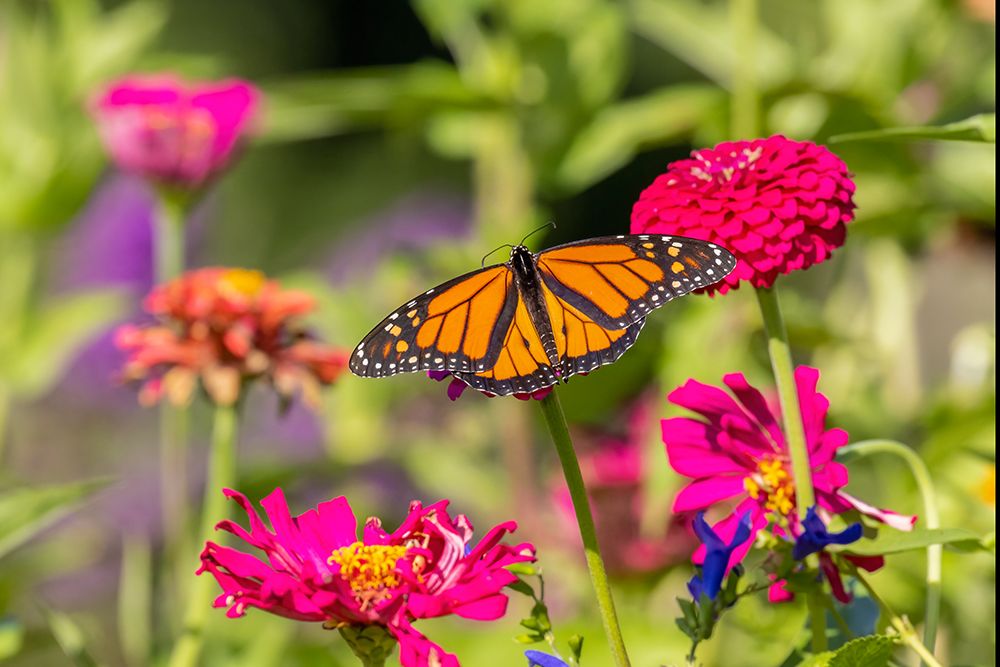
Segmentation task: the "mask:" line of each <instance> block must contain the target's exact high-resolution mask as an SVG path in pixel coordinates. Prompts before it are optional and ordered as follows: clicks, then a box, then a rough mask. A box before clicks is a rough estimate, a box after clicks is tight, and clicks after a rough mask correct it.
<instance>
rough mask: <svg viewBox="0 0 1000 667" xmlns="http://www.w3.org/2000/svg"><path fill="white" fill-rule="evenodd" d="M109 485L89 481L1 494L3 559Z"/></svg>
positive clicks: (1, 553) (0, 541)
mask: <svg viewBox="0 0 1000 667" xmlns="http://www.w3.org/2000/svg"><path fill="white" fill-rule="evenodd" d="M107 484H108V481H107V480H88V481H84V482H73V483H71V484H57V485H52V486H35V487H25V488H19V489H13V490H8V491H4V492H3V493H2V494H0V557H3V556H4V555H6V554H7V553H8V552H9V551H11V550H12V549H14V548H15V547H18V546H20V545H21V544H23V543H24V542H26V541H27V540H29V539H30V538H31V537H32V536H33V535H35V534H36V533H38V531H40V530H42V529H43V528H45V527H46V526H49V525H51V524H52V523H53V522H54V521H56V520H57V519H59V518H60V517H62V516H64V515H65V514H66V513H68V512H69V511H70V510H72V509H73V508H74V506H76V505H77V504H79V503H80V502H82V501H83V500H85V499H86V498H88V497H90V496H91V495H93V494H94V493H95V492H96V491H98V490H100V489H102V488H104V487H105V486H106V485H107Z"/></svg>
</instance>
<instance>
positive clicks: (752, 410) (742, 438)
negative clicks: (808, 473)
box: [662, 366, 916, 564]
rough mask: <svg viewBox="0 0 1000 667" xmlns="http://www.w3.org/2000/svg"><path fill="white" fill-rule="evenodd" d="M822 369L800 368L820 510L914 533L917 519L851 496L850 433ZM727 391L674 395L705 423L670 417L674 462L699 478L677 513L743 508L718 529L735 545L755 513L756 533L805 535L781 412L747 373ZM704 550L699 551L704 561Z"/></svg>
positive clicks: (667, 432)
mask: <svg viewBox="0 0 1000 667" xmlns="http://www.w3.org/2000/svg"><path fill="white" fill-rule="evenodd" d="M818 381H819V371H818V370H816V369H815V368H810V367H808V366H799V367H798V368H797V369H796V370H795V382H796V385H797V387H798V397H799V406H800V409H801V419H802V421H803V425H804V427H805V436H806V446H807V448H808V450H809V462H810V464H811V467H812V481H813V487H814V489H815V492H816V502H817V505H818V506H819V507H820V508H822V509H823V510H825V511H827V512H829V513H830V514H839V513H842V512H846V511H848V510H857V511H859V512H861V513H862V514H866V515H868V516H871V517H874V518H875V519H877V520H879V521H882V522H884V523H886V524H888V525H890V526H892V527H893V528H897V529H899V530H910V529H911V528H912V526H913V524H914V522H915V521H916V517H914V516H903V515H900V514H896V513H895V512H890V511H887V510H880V509H878V508H876V507H873V506H871V505H869V504H867V503H865V502H863V501H861V500H859V499H857V498H854V497H853V496H851V495H849V494H847V493H845V492H844V491H843V487H845V486H846V485H847V481H848V475H847V468H846V467H845V466H844V465H843V464H841V463H837V462H836V461H834V460H833V459H834V456H835V455H836V453H837V450H838V449H839V448H840V447H842V446H844V445H846V444H847V441H848V435H847V432H846V431H844V430H842V429H839V428H833V429H827V428H826V414H827V410H828V408H829V406H830V402H829V401H828V400H827V398H826V397H825V396H823V394H821V393H819V392H818V391H817V389H816V385H817V382H818ZM723 382H724V383H725V385H726V387H727V388H728V389H729V391H730V392H732V395H730V394H729V393H727V392H726V391H725V390H723V389H721V388H718V387H712V386H709V385H705V384H701V383H699V382H696V381H694V380H688V381H687V383H686V384H684V385H683V386H682V387H679V388H678V389H675V390H674V391H673V392H671V394H670V396H669V397H668V398H669V400H670V401H671V402H672V403H674V404H676V405H679V406H681V407H684V408H687V409H689V410H691V411H693V412H696V413H698V414H699V415H700V416H701V419H692V418H690V417H676V418H672V419H665V420H663V422H662V426H663V441H664V443H665V444H666V449H667V457H668V458H669V460H670V465H671V467H673V469H674V470H676V471H677V472H678V473H680V474H681V475H685V476H687V477H691V478H694V481H692V482H691V483H690V484H688V485H687V486H686V487H684V488H683V489H681V491H680V492H679V493H678V494H677V497H676V499H675V500H674V508H673V509H674V511H675V512H696V511H699V510H705V509H707V508H709V507H711V506H713V505H715V504H717V503H722V502H729V503H737V507H736V509H735V511H734V512H733V514H732V515H730V516H729V517H727V518H726V519H723V520H722V521H721V522H720V523H719V524H717V525H716V526H715V527H714V530H715V531H716V532H717V533H718V534H719V536H720V537H721V538H722V539H725V540H728V539H730V538H731V537H732V535H733V533H734V532H735V530H736V523H737V519H736V517H738V516H741V515H742V514H743V513H744V512H746V511H750V512H751V521H752V525H753V529H754V532H756V531H758V530H760V529H762V528H763V527H765V526H766V525H768V524H773V525H774V526H775V527H776V532H779V533H780V534H784V535H786V536H789V535H790V536H791V537H794V536H796V535H798V531H799V521H800V518H799V517H798V516H797V512H796V509H795V484H794V480H793V478H792V469H791V461H790V458H789V454H788V446H787V445H786V443H785V436H784V433H783V431H782V422H781V417H780V409H779V408H778V407H777V406H772V405H770V404H769V403H768V401H767V400H766V399H765V398H764V396H763V394H761V393H760V391H758V390H757V389H755V388H754V387H752V386H750V384H749V383H748V382H747V380H746V378H745V377H744V376H743V374H742V373H732V374H729V375H726V376H725V377H724V378H723ZM750 546H751V543H747V544H745V545H744V546H743V547H741V549H739V550H737V551H736V552H735V553H734V554H733V559H732V561H731V564H735V563H738V562H739V561H740V560H742V558H743V557H744V556H745V555H746V552H747V550H749V548H750ZM702 552H703V550H699V551H698V552H696V553H695V559H696V562H697V561H698V559H699V558H701V556H702Z"/></svg>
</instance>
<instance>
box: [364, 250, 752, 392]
mask: <svg viewBox="0 0 1000 667" xmlns="http://www.w3.org/2000/svg"><path fill="white" fill-rule="evenodd" d="M522 243H523V242H522ZM735 267H736V258H735V257H733V255H732V254H731V253H730V252H729V251H727V250H726V249H724V248H722V247H720V246H718V245H716V244H714V243H709V242H707V241H701V240H698V239H690V238H684V237H681V236H660V235H651V234H648V235H647V234H639V235H628V236H606V237H599V238H593V239H587V240H584V241H576V242H573V243H567V244H565V245H560V246H556V247H554V248H549V249H548V250H543V251H542V252H539V253H537V254H534V253H532V252H531V251H530V250H528V248H527V247H525V246H524V245H521V244H519V245H516V246H511V251H510V259H509V260H508V261H507V262H505V263H503V264H496V265H493V266H488V267H484V268H481V269H479V270H477V271H472V272H471V273H467V274H465V275H463V276H459V277H458V278H455V279H454V280H449V281H448V282H446V283H444V284H442V285H438V286H437V287H435V288H433V289H429V290H427V291H426V292H424V293H423V294H421V295H419V296H417V297H414V298H413V299H412V300H410V301H408V302H406V303H405V304H403V305H402V306H400V307H399V308H397V309H396V310H395V311H393V312H392V313H390V314H389V316H388V317H386V318H385V319H384V320H382V322H381V323H379V325H378V326H376V327H375V328H374V329H372V331H371V332H370V333H369V334H368V335H367V336H365V337H364V340H362V341H361V343H360V344H359V345H358V347H357V348H356V349H355V350H354V353H353V354H352V355H351V362H350V369H351V371H352V372H353V373H354V374H355V375H360V376H362V377H383V376H386V375H395V374H396V373H410V372H414V371H450V372H451V373H452V375H454V376H455V377H457V378H458V379H460V380H462V381H464V382H465V383H467V384H468V385H469V386H471V387H473V388H474V389H478V390H480V391H485V392H489V393H491V394H497V395H500V396H506V395H509V394H514V393H531V392H534V391H537V390H539V389H543V388H545V387H549V386H551V385H554V384H556V383H557V382H559V381H560V380H562V381H565V380H566V379H567V378H569V377H570V376H572V375H576V374H577V373H587V372H589V371H592V370H594V369H595V368H597V367H598V366H601V365H603V364H610V363H611V362H613V361H615V360H617V359H618V358H619V357H620V356H621V355H622V354H623V353H624V352H625V350H627V349H628V348H630V347H631V346H632V344H633V343H634V342H635V340H636V337H637V336H638V335H639V331H640V330H641V329H642V325H643V324H645V321H646V315H648V314H649V312H650V311H651V310H653V309H654V308H658V307H659V306H662V305H663V304H664V303H666V302H667V301H669V300H671V299H674V298H677V297H679V296H683V295H685V294H687V293H688V292H690V291H692V290H695V289H698V288H699V287H706V286H708V285H711V284H712V283H715V282H717V281H719V280H722V279H723V278H724V277H725V276H726V275H728V274H729V272H730V271H732V270H733V269H734V268H735Z"/></svg>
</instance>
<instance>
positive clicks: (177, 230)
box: [153, 190, 187, 284]
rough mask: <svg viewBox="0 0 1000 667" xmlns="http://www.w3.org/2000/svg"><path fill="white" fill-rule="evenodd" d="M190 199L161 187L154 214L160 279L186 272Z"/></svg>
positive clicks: (155, 258) (155, 259)
mask: <svg viewBox="0 0 1000 667" xmlns="http://www.w3.org/2000/svg"><path fill="white" fill-rule="evenodd" d="M186 216H187V199H186V198H185V197H184V196H182V195H180V194H178V193H175V192H172V191H168V190H158V191H157V199H156V210H155V211H154V213H153V236H154V238H153V267H154V276H155V279H156V282H157V283H158V284H159V283H164V282H167V281H168V280H172V279H174V278H176V277H177V276H179V275H181V274H182V273H184V220H185V218H186Z"/></svg>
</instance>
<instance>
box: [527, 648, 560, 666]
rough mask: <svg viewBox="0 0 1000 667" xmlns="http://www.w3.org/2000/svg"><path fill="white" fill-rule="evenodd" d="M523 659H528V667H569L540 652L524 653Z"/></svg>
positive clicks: (557, 659) (555, 658)
mask: <svg viewBox="0 0 1000 667" xmlns="http://www.w3.org/2000/svg"><path fill="white" fill-rule="evenodd" d="M524 657H526V658H527V659H528V667H569V664H568V663H565V662H563V661H562V660H561V659H560V658H557V657H555V656H554V655H549V654H548V653H542V652H541V651H525V652H524Z"/></svg>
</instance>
